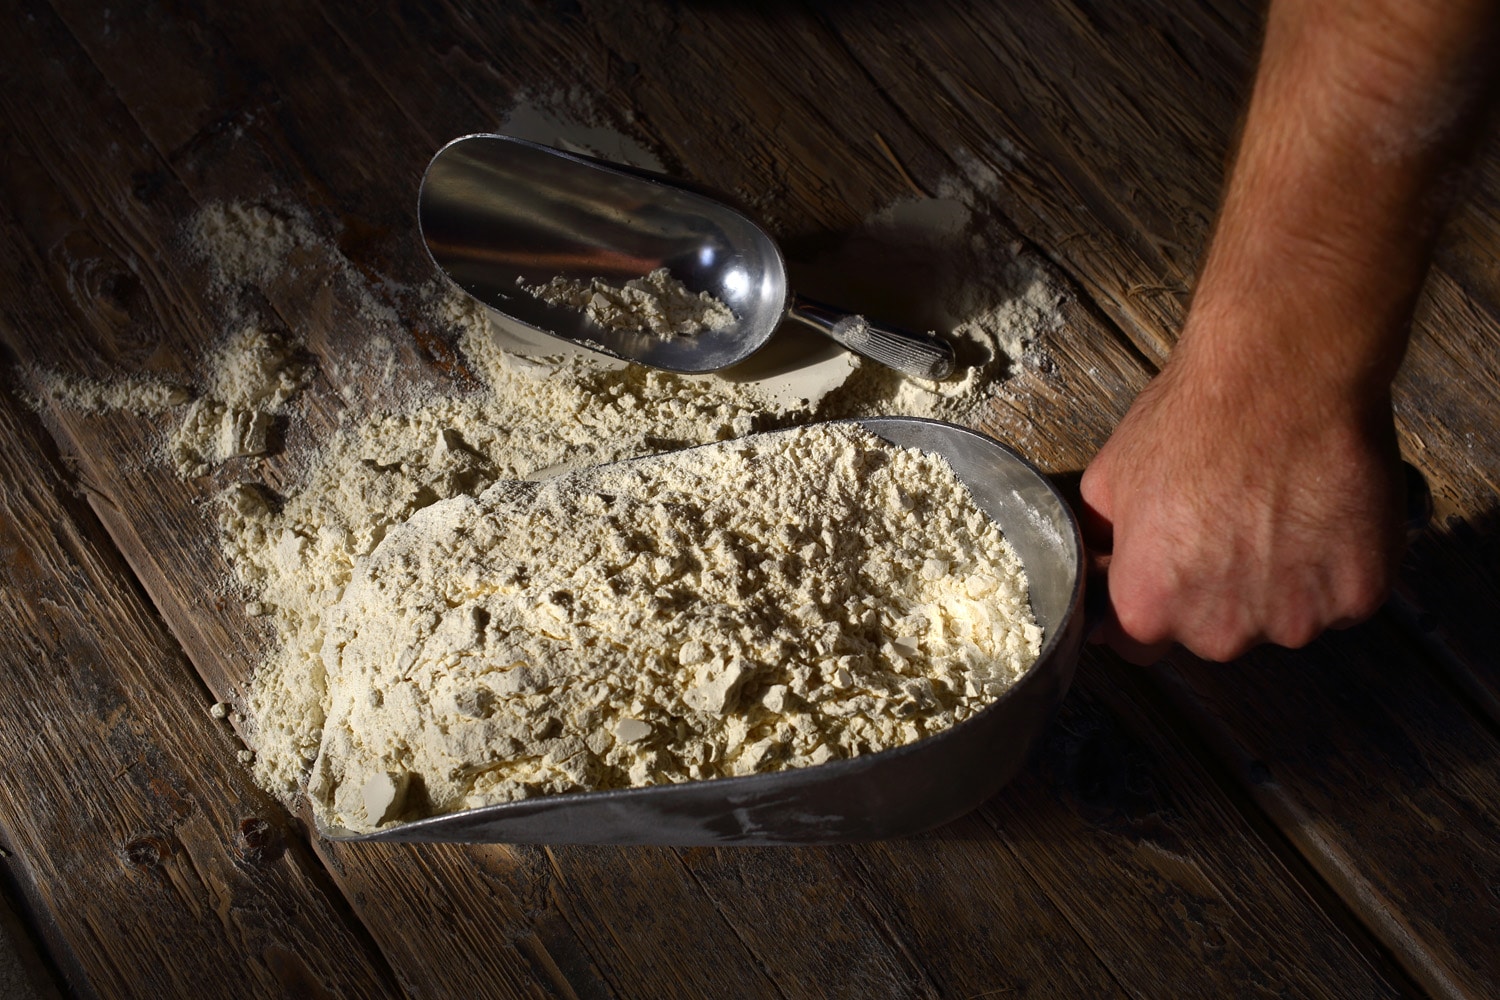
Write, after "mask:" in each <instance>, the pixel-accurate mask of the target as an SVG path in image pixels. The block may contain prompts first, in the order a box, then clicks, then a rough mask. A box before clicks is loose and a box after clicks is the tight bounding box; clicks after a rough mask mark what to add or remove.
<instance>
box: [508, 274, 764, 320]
mask: <svg viewBox="0 0 1500 1000" xmlns="http://www.w3.org/2000/svg"><path fill="white" fill-rule="evenodd" d="M521 287H523V288H524V289H525V290H526V291H528V292H530V293H531V294H532V295H534V296H536V297H537V298H539V299H541V300H542V301H543V302H546V303H548V304H550V305H555V306H567V307H569V308H571V309H577V310H578V311H580V312H582V313H584V315H586V316H588V318H589V319H590V320H592V321H593V322H595V323H597V324H599V325H600V326H602V327H605V328H607V329H610V330H622V331H637V332H646V333H652V334H655V335H656V336H658V337H663V338H665V337H680V336H685V335H689V334H695V333H702V332H703V331H705V330H722V329H724V328H725V327H727V326H729V325H730V324H731V323H733V322H734V313H733V312H731V311H730V309H729V307H728V306H727V305H725V304H724V303H723V302H721V301H719V300H718V299H716V298H714V297H713V296H712V295H710V294H708V293H707V292H698V293H696V294H694V293H693V292H692V291H690V290H689V289H688V287H687V286H686V285H684V284H683V283H682V282H680V281H678V280H677V279H676V278H674V277H672V274H671V272H670V271H668V270H667V269H666V268H664V267H659V268H657V269H656V270H654V271H652V272H651V273H650V274H648V275H646V276H645V277H644V278H632V279H631V280H630V281H627V282H625V284H624V285H611V284H610V283H609V282H607V281H605V280H604V279H603V278H592V279H590V280H588V281H581V280H578V279H576V278H562V277H558V278H553V279H552V280H551V281H548V282H546V283H545V284H541V285H522V286H521Z"/></svg>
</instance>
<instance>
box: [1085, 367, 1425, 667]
mask: <svg viewBox="0 0 1500 1000" xmlns="http://www.w3.org/2000/svg"><path fill="white" fill-rule="evenodd" d="M1273 369H1274V366H1272V365H1261V366H1246V365H1237V364H1233V363H1230V364H1224V363H1221V361H1220V360H1219V359H1210V358H1209V357H1208V356H1207V355H1193V354H1192V353H1191V352H1183V351H1179V355H1178V356H1174V358H1173V361H1172V363H1170V364H1168V366H1167V367H1166V369H1165V370H1164V371H1163V372H1162V374H1161V375H1159V376H1158V377H1157V378H1156V379H1155V380H1154V381H1152V383H1151V384H1150V385H1148V386H1147V387H1146V389H1145V390H1144V391H1143V392H1142V393H1141V394H1140V396H1139V397H1138V398H1137V399H1136V401H1135V403H1134V405H1133V406H1132V407H1131V409H1130V412H1129V413H1128V414H1126V416H1125V419H1124V420H1123V421H1121V423H1120V425H1119V427H1118V428H1117V429H1116V430H1115V432H1114V434H1113V435H1112V436H1111V437H1110V439H1109V441H1108V442H1107V443H1106V444H1105V446H1104V448H1103V449H1101V450H1100V452H1099V454H1098V455H1097V456H1096V457H1095V458H1094V460H1093V462H1092V463H1091V464H1090V465H1089V467H1088V469H1087V470H1086V471H1085V473H1084V476H1083V482H1082V487H1081V488H1082V495H1083V500H1084V505H1085V510H1084V522H1085V525H1084V528H1085V537H1086V539H1087V540H1088V542H1089V544H1090V547H1091V549H1092V550H1093V551H1095V552H1096V553H1099V554H1100V555H1101V556H1104V557H1105V558H1101V560H1100V562H1101V563H1103V562H1106V561H1107V573H1106V576H1105V579H1106V580H1107V586H1108V593H1109V612H1108V615H1107V617H1106V620H1105V622H1104V624H1103V626H1102V627H1101V629H1100V630H1099V632H1098V633H1096V639H1097V640H1098V641H1103V642H1108V643H1109V644H1110V645H1111V646H1113V647H1114V648H1115V649H1116V650H1117V651H1118V652H1119V653H1120V654H1121V655H1122V656H1124V657H1125V658H1126V659H1129V660H1132V661H1134V662H1137V663H1149V662H1151V661H1153V660H1155V659H1157V658H1159V657H1160V656H1161V655H1162V654H1163V653H1165V652H1166V651H1167V649H1168V648H1170V646H1171V644H1172V643H1173V642H1178V643H1181V644H1182V645H1183V646H1185V647H1187V648H1188V649H1189V650H1190V651H1192V652H1193V653H1196V654H1197V655H1199V656H1201V657H1204V658H1206V659H1210V660H1228V659H1233V658H1234V657H1237V656H1239V655H1241V654H1243V653H1244V652H1246V651H1247V650H1249V649H1250V648H1251V647H1252V646H1255V645H1257V644H1259V643H1263V642H1271V643H1276V644H1278V645H1282V646H1290V647H1300V646H1303V645H1305V644H1307V643H1308V642H1310V641H1312V639H1313V638H1315V637H1316V636H1317V635H1318V634H1319V633H1321V632H1322V631H1323V630H1324V629H1326V628H1338V627H1344V626H1348V625H1352V624H1354V623H1356V622H1358V621H1361V620H1363V619H1364V618H1367V617H1369V616H1370V615H1372V614H1373V613H1374V612H1375V611H1376V610H1377V609H1378V608H1379V607H1380V604H1381V603H1382V601H1383V600H1384V599H1385V596H1386V595H1387V593H1388V592H1389V589H1390V586H1391V583H1392V581H1393V578H1394V573H1395V568H1396V565H1397V562H1398V559H1399V556H1400V552H1401V546H1402V541H1403V538H1402V535H1403V532H1402V518H1401V513H1400V512H1401V510H1402V508H1403V489H1404V486H1403V476H1402V471H1401V465H1400V460H1399V456H1398V452H1397V448H1396V440H1395V433H1394V428H1393V424H1392V419H1391V411H1390V404H1389V400H1388V396H1387V395H1386V394H1385V393H1384V392H1380V393H1375V394H1372V395H1375V396H1376V397H1377V398H1373V399H1359V398H1341V397H1340V394H1338V393H1328V392H1320V391H1319V387H1318V386H1316V385H1305V384H1301V383H1302V382H1303V381H1304V380H1303V379H1302V375H1303V374H1304V373H1301V372H1298V371H1296V370H1282V371H1274V370H1273ZM1305 381H1313V380H1311V379H1307V380H1305Z"/></svg>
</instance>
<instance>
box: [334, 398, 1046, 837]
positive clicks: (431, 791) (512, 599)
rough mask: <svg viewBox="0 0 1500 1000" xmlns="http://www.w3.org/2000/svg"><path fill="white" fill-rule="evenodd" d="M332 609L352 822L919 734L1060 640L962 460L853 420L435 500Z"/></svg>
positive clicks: (337, 811) (688, 773) (337, 790)
mask: <svg viewBox="0 0 1500 1000" xmlns="http://www.w3.org/2000/svg"><path fill="white" fill-rule="evenodd" d="M320 631H321V632H322V636H323V638H322V643H321V647H320V653H319V656H320V659H321V664H322V671H321V672H322V674H323V680H324V689H325V691H326V696H325V699H324V712H325V717H324V719H323V721H322V724H321V726H320V727H319V729H320V731H319V736H320V739H319V742H318V745H317V747H316V756H315V759H314V761H313V764H312V768H311V775H310V778H309V781H308V787H307V791H308V795H309V798H310V799H311V800H312V803H313V806H314V808H315V810H317V812H318V813H319V815H320V818H322V819H323V820H324V821H325V822H328V823H330V824H333V825H336V826H342V827H345V828H348V829H352V830H370V829H375V828H377V827H378V826H379V825H381V824H382V823H389V822H393V821H407V820H411V819H415V818H418V817H420V816H424V815H430V814H435V813H444V812H451V811H455V810H459V809H464V808H471V807H474V806H479V805H485V804H489V803H495V802H506V801H512V800H515V799H522V798H527V797H530V796H535V795H546V794H560V793H567V792H575V791H583V790H591V789H603V788H623V787H633V786H641V785H650V784H661V783H670V782H682V781H692V780H703V779H709V778H717V777H726V776H732V775H745V774H754V773H757V772H762V771H768V770H777V769H783V768H791V767H801V766H806V765H811V764H818V763H822V762H825V761H828V760H833V759H838V758H845V757H850V756H854V755H857V754H861V753H871V752H875V751H879V750H883V749H887V748H890V747H894V746H898V745H902V744H906V743H910V742H913V741H915V740H919V739H921V738H923V737H925V736H929V735H931V734H933V733H935V732H938V731H940V730H942V729H945V728H947V727H950V726H952V725H954V724H955V723H957V722H961V721H962V720H964V719H966V718H968V717H969V716H970V715H972V714H974V713H975V712H977V711H979V710H981V709H982V708H984V707H985V706H986V705H988V704H989V703H990V702H991V701H993V700H994V698H995V697H996V696H998V695H999V694H1000V693H1001V692H1002V691H1004V690H1005V689H1006V688H1008V687H1009V686H1010V684H1012V683H1013V682H1014V681H1015V680H1016V678H1017V677H1019V676H1020V674H1021V673H1022V672H1023V671H1024V670H1025V669H1026V668H1027V667H1028V666H1030V665H1031V663H1032V662H1033V661H1034V660H1035V658H1036V656H1037V655H1038V651H1039V648H1040V642H1041V630H1040V628H1039V627H1038V626H1037V625H1036V624H1035V622H1034V619H1033V618H1032V615H1031V611H1030V605H1029V600H1028V596H1027V587H1026V580H1025V576H1024V573H1023V572H1022V568H1021V566H1020V563H1019V561H1018V560H1017V559H1016V557H1015V555H1014V553H1013V552H1012V551H1011V549H1010V548H1009V546H1008V544H1007V543H1006V542H1005V541H1004V539H1003V538H1002V536H1001V534H1000V532H999V530H998V529H997V528H996V527H995V525H994V524H993V523H992V522H991V521H990V520H989V518H988V517H987V516H986V515H984V514H983V513H982V512H981V511H980V510H979V509H978V508H977V507H975V505H974V503H973V501H972V499H971V498H970V497H969V496H968V493H967V491H966V490H965V489H964V488H963V487H962V485H961V484H959V483H958V481H957V480H956V479H955V477H954V476H953V473H952V470H951V469H949V468H948V467H947V466H946V464H945V463H943V462H942V461H941V460H940V459H936V458H933V457H931V456H928V455H925V454H923V453H921V452H917V451H914V450H907V449H900V448H896V447H894V446H892V445H889V444H887V443H886V442H883V441H881V440H880V439H878V438H876V437H874V436H873V435H871V434H869V433H868V432H865V431H863V430H861V429H860V428H858V427H857V426H853V425H825V426H820V427H810V428H799V429H794V430H788V431H782V432H778V433H775V434H771V435H765V436H761V437H758V438H752V439H750V440H748V441H744V442H736V441H731V442H724V443H721V444H718V445H713V446H709V447H705V448H699V449H694V450H691V451H687V452H680V453H676V454H673V455H669V456H662V457H659V458H656V459H653V460H651V461H649V462H645V463H632V464H626V465H623V466H614V467H610V468H608V469H603V470H584V471H581V472H577V473H572V474H568V475H565V476H562V477H559V478H556V479H553V480H549V481H546V482H542V483H537V482H522V481H513V480H502V481H500V482H497V483H496V484H495V485H493V486H491V487H490V488H489V489H488V490H486V491H485V492H483V493H482V494H480V495H479V496H477V497H472V496H457V497H454V498H453V499H450V500H445V501H442V502H439V503H435V504H432V505H430V506H428V507H425V508H423V509H421V510H419V511H417V512H415V513H414V514H413V515H412V516H411V517H410V518H409V519H408V520H406V521H405V522H404V523H402V524H400V525H399V526H395V527H393V528H392V529H391V530H390V531H388V532H387V533H386V535H385V537H384V539H383V541H381V543H380V544H379V545H378V546H377V547H375V548H374V550H373V551H372V552H371V553H370V554H369V555H368V557H366V558H363V559H361V560H359V561H358V562H357V563H356V565H355V566H354V568H353V572H352V576H351V579H350V581H349V583H348V584H347V586H346V587H345V588H344V590H343V594H342V597H341V599H340V600H339V601H338V602H337V604H336V605H334V606H333V607H332V608H331V609H329V611H328V612H327V614H326V615H325V616H324V620H323V623H322V626H321V629H320ZM310 749H311V748H310Z"/></svg>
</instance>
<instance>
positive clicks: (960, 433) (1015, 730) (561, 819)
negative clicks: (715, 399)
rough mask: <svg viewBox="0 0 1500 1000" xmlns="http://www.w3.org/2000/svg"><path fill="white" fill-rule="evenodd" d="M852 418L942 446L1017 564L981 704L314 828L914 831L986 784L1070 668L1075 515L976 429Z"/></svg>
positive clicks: (733, 835)
mask: <svg viewBox="0 0 1500 1000" xmlns="http://www.w3.org/2000/svg"><path fill="white" fill-rule="evenodd" d="M856 423H858V424H859V425H860V426H861V427H863V428H864V429H865V430H867V431H869V432H871V433H873V434H875V435H876V436H878V437H881V438H883V439H885V440H887V441H889V442H891V443H892V444H894V445H897V446H899V447H905V448H916V449H919V450H922V451H925V452H928V453H932V454H936V455H939V456H941V457H942V458H944V459H946V460H947V462H948V463H949V465H951V466H952V468H953V471H954V472H955V473H956V474H957V477H958V479H959V480H960V481H961V482H962V483H963V484H964V485H965V486H966V487H967V488H968V490H969V492H970V494H971V495H972V496H973V498H974V501H975V503H976V504H977V505H978V506H979V508H980V509H981V510H982V511H984V512H985V514H987V515H988V516H989V517H990V518H991V519H992V520H993V521H994V522H995V523H996V524H997V525H998V526H999V527H1000V529H1001V531H1002V532H1003V533H1004V535H1005V537H1006V540H1007V541H1009V543H1010V545H1011V547H1012V548H1013V549H1014V550H1015V552H1016V554H1017V555H1018V556H1019V557H1020V559H1021V562H1022V564H1023V566H1024V567H1025V570H1026V575H1027V577H1028V579H1029V586H1030V596H1031V605H1032V612H1033V614H1034V615H1035V617H1036V621H1037V623H1038V624H1039V625H1040V626H1041V627H1042V628H1043V630H1044V633H1043V634H1044V639H1043V645H1042V649H1041V654H1040V656H1039V657H1038V658H1037V661H1036V662H1035V663H1034V664H1033V665H1032V666H1031V667H1030V669H1028V670H1027V671H1026V672H1025V673H1024V674H1022V675H1021V677H1020V679H1019V680H1017V681H1016V683H1015V684H1014V685H1013V686H1011V687H1010V688H1009V689H1007V690H1006V691H1004V692H1003V693H1002V694H1000V696H999V697H998V698H997V699H996V700H995V701H994V702H993V703H992V704H990V705H989V706H988V707H987V708H985V709H983V710H982V711H980V712H979V713H977V714H976V715H974V716H972V717H970V718H969V719H967V720H965V721H963V722H961V723H958V724H957V725H954V726H952V727H951V728H949V729H946V730H944V731H942V732H940V733H937V734H935V735H932V736H928V737H927V738H925V739H921V740H918V741H916V742H914V743H910V744H906V745H904V746H899V747H895V748H893V749H890V750H884V751H881V752H879V753H871V754H865V755H861V756H856V757H852V758H849V759H846V760H837V761H830V762H828V763H824V764H818V765H815V766H809V767H800V768H792V769H789V770H783V771H769V772H764V773H760V774H754V775H749V776H746V777H736V778H716V779H711V780H705V781H691V782H686V783H683V784H664V785H651V786H646V787H640V788H626V789H618V790H609V791H596V792H575V793H569V794H563V795H549V796H541V797H537V798H531V799H523V800H521V801H517V802H507V803H503V804H500V805H493V806H484V807H481V808H477V809H469V810H465V811H462V812H455V813H449V814H446V815H440V816H433V817H430V818H427V819H420V820H416V821H413V822H407V823H402V824H398V825H395V826H389V827H386V828H385V829H382V830H380V831H378V832H376V833H371V834H366V835H363V836H357V835H354V834H352V833H350V832H348V831H345V830H338V829H322V830H320V832H321V833H322V835H323V836H325V837H329V838H331V839H335V840H383V841H396V840H399V841H459V842H504V843H551V844H557V843H582V844H676V845H690V844H826V843H839V842H845V841H856V840H873V839H877V838H883V837H898V836H903V835H906V834H912V833H916V832H918V831H921V830H925V829H928V828H930V827H934V826H938V825H939V824H942V823H945V822H947V821H949V820H951V819H954V818H956V817H958V816H960V815H962V814H963V813H965V812H968V811H969V810H970V809H973V808H974V807H975V806H977V805H978V804H979V803H981V802H983V801H984V800H985V799H987V798H989V797H990V796H991V795H993V794H994V793H995V792H996V790H998V789H999V788H1000V786H1001V785H1003V784H1005V783H1006V782H1007V781H1009V780H1010V778H1011V777H1012V776H1013V775H1014V774H1015V773H1016V772H1017V771H1018V770H1019V769H1020V767H1021V765H1022V764H1023V763H1024V761H1025V760H1026V757H1027V755H1028V754H1029V753H1030V752H1031V750H1032V748H1033V747H1034V746H1035V745H1036V743H1037V741H1038V740H1039V739H1040V738H1041V736H1042V734H1043V733H1044V732H1045V730H1046V728H1047V725H1048V723H1049V721H1050V720H1051V718H1052V716H1053V713H1054V711H1055V710H1056V708H1057V706H1058V705H1059V703H1061V701H1062V698H1063V695H1064V693H1065V692H1066V691H1067V689H1068V685H1069V683H1070V682H1071V680H1072V677H1073V669H1074V666H1075V664H1076V662H1077V658H1078V651H1079V645H1080V643H1081V641H1082V638H1083V634H1084V615H1083V588H1084V558H1083V556H1084V550H1083V542H1082V540H1081V538H1080V536H1079V531H1078V525H1077V522H1076V521H1075V520H1074V517H1073V514H1072V511H1071V510H1070V509H1069V508H1068V505H1067V504H1066V503H1065V502H1064V500H1063V498H1062V497H1061V496H1060V495H1059V494H1058V492H1057V491H1056V490H1055V489H1054V488H1053V486H1052V484H1051V483H1050V482H1049V481H1048V480H1047V479H1046V478H1045V477H1044V476H1043V475H1042V474H1041V473H1040V472H1039V471H1037V469H1036V468H1035V467H1034V466H1032V465H1031V464H1030V463H1029V462H1027V461H1026V460H1025V459H1023V458H1022V457H1020V456H1019V455H1018V454H1016V453H1015V452H1014V451H1012V450H1011V449H1009V448H1007V447H1005V446H1004V445H1002V444H1000V443H999V442H997V441H994V440H992V439H991V438H988V437H986V436H984V435H983V434H978V433H976V432H974V431H971V430H967V429H965V428H962V427H958V426H955V425H953V424H946V423H940V422H938V421H933V420H919V419H915V418H908V417H881V418H873V419H865V420H859V421H856ZM769 433H771V434H775V433H778V432H776V431H772V432H769ZM744 440H749V439H744ZM656 460H657V459H653V458H642V459H635V460H633V461H634V462H637V463H639V462H652V461H656Z"/></svg>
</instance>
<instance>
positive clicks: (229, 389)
mask: <svg viewBox="0 0 1500 1000" xmlns="http://www.w3.org/2000/svg"><path fill="white" fill-rule="evenodd" d="M209 373H210V375H209V385H208V389H207V391H206V392H205V393H204V394H203V395H202V396H200V397H198V398H197V399H195V400H193V402H192V403H191V404H190V405H189V406H188V408H187V412H186V413H185V414H184V415H183V418H182V423H181V425H179V426H178V428H177V430H176V431H174V432H173V433H172V436H171V437H170V438H169V439H168V441H167V453H168V455H169V457H170V458H171V460H172V464H173V465H174V466H175V467H176V469H177V471H178V474H179V475H182V476H184V477H187V476H201V475H204V474H205V473H207V472H208V471H209V469H210V468H212V467H213V466H215V465H218V464H220V463H221V462H225V461H227V460H229V459H231V458H238V457H243V456H246V455H262V454H264V453H265V451H266V447H267V444H268V443H269V436H270V430H271V422H272V420H273V419H274V418H275V415H276V413H277V412H278V411H279V410H280V409H281V408H282V407H283V406H284V405H285V404H286V402H287V401H288V400H289V399H291V398H292V396H293V395H294V394H295V393H296V392H297V390H298V389H300V388H301V387H302V385H303V383H304V382H305V381H306V378H307V375H308V371H307V366H306V365H304V364H302V363H301V362H300V361H299V360H298V358H297V356H296V349H295V348H294V347H293V345H292V344H290V343H289V342H288V341H287V340H286V339H285V338H284V337H281V336H279V335H277V334H273V333H267V332H266V331H264V330H261V329H259V328H258V327H247V328H245V329H243V330H239V331H237V332H235V333H233V334H231V335H230V336H229V337H228V338H227V339H226V340H225V341H224V342H223V343H222V344H221V345H220V346H219V348H218V350H217V351H216V352H215V354H214V356H213V358H211V359H210V363H209Z"/></svg>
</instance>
